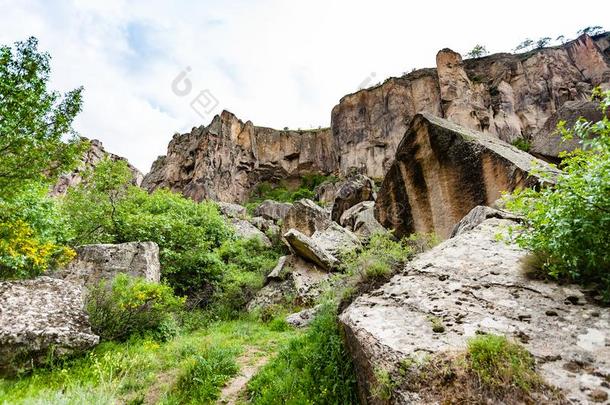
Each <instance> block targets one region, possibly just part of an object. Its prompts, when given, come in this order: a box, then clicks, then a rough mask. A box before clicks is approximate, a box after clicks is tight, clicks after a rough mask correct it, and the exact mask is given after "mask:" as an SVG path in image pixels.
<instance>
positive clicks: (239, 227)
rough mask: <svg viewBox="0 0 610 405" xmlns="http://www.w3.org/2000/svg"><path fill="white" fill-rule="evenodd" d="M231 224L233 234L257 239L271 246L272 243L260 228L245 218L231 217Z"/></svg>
mask: <svg viewBox="0 0 610 405" xmlns="http://www.w3.org/2000/svg"><path fill="white" fill-rule="evenodd" d="M231 225H233V229H235V234H236V235H237V236H239V237H240V238H244V239H253V238H257V239H259V240H260V241H261V242H262V243H263V244H264V245H265V246H271V245H272V243H271V241H270V240H269V238H268V237H267V235H265V234H264V233H263V232H262V231H261V230H260V229H258V228H257V227H256V226H254V225H252V224H251V223H250V222H248V221H246V220H245V219H238V218H231Z"/></svg>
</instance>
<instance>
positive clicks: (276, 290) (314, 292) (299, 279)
mask: <svg viewBox="0 0 610 405" xmlns="http://www.w3.org/2000/svg"><path fill="white" fill-rule="evenodd" d="M329 278H330V274H329V273H327V272H325V271H321V270H320V269H319V268H317V266H316V265H314V264H313V263H311V262H307V261H305V260H303V259H302V258H300V257H298V256H295V255H289V256H283V257H281V258H280V260H279V261H278V264H277V266H276V267H275V268H274V269H273V271H272V272H271V273H269V275H267V278H266V281H265V286H264V287H263V288H262V289H261V290H260V291H259V292H258V293H257V294H256V296H255V297H254V299H252V301H250V302H249V303H248V307H247V308H248V310H249V311H252V310H255V309H260V308H265V307H269V306H272V305H277V304H282V303H286V302H287V301H291V303H293V304H298V305H305V306H307V305H311V304H313V303H314V301H315V299H316V298H317V297H318V296H319V295H320V294H321V292H322V287H323V286H324V283H326V282H327V281H328V280H329Z"/></svg>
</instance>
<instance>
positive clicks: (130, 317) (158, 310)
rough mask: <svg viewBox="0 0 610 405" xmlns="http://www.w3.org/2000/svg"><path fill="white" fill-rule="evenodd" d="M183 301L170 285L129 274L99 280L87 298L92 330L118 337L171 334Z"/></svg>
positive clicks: (105, 336)
mask: <svg viewBox="0 0 610 405" xmlns="http://www.w3.org/2000/svg"><path fill="white" fill-rule="evenodd" d="M183 304H184V299H183V298H179V297H176V296H175V295H174V292H173V291H172V289H171V288H170V287H168V286H166V285H163V284H157V283H151V282H148V281H146V280H144V279H142V278H135V277H131V276H128V275H126V274H119V275H117V276H116V277H115V278H114V279H113V280H112V282H105V281H102V282H100V283H99V284H98V285H97V286H95V287H93V288H91V290H90V291H89V293H88V294H87V299H86V309H87V313H88V314H89V322H90V323H91V328H92V330H93V332H95V333H96V334H97V335H99V336H100V338H101V339H102V340H118V341H121V340H125V339H127V338H128V337H129V336H131V335H133V334H144V333H153V334H154V333H157V334H158V336H163V337H168V332H169V328H171V327H172V326H171V322H172V321H171V317H172V314H173V313H175V312H177V311H178V310H180V309H181V308H182V306H183ZM169 334H171V332H169ZM170 337H171V336H170Z"/></svg>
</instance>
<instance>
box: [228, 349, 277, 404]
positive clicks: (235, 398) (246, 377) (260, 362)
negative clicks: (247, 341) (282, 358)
mask: <svg viewBox="0 0 610 405" xmlns="http://www.w3.org/2000/svg"><path fill="white" fill-rule="evenodd" d="M268 360H269V357H268V356H266V355H264V354H263V352H261V351H260V350H258V349H256V348H254V347H250V348H248V349H247V350H246V352H245V353H244V354H242V355H241V356H240V357H239V358H238V359H237V365H238V366H239V373H238V374H237V375H236V376H235V377H234V378H233V379H232V380H230V381H229V382H227V384H226V385H225V386H224V388H223V389H222V391H221V392H220V399H219V400H218V402H217V404H223V405H236V404H239V403H243V402H245V396H244V395H245V391H246V385H247V384H248V381H250V379H251V378H252V377H253V376H254V374H256V372H257V371H258V370H260V368H261V367H263V366H264V365H265V364H266V363H267V361H268ZM240 400H241V401H240Z"/></svg>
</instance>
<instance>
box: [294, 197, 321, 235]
mask: <svg viewBox="0 0 610 405" xmlns="http://www.w3.org/2000/svg"><path fill="white" fill-rule="evenodd" d="M331 222H332V221H331V219H330V211H328V210H326V209H324V208H322V207H320V206H319V205H318V204H316V203H315V202H313V201H311V200H308V199H303V200H299V201H295V202H294V203H293V204H292V207H291V208H290V209H289V210H288V213H287V214H286V216H285V217H284V221H283V222H282V234H285V233H286V232H288V231H289V230H291V229H296V230H297V231H299V232H301V233H303V234H305V235H307V236H311V235H313V233H314V232H315V231H317V230H324V229H326V228H327V227H328V225H330V223H331Z"/></svg>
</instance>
